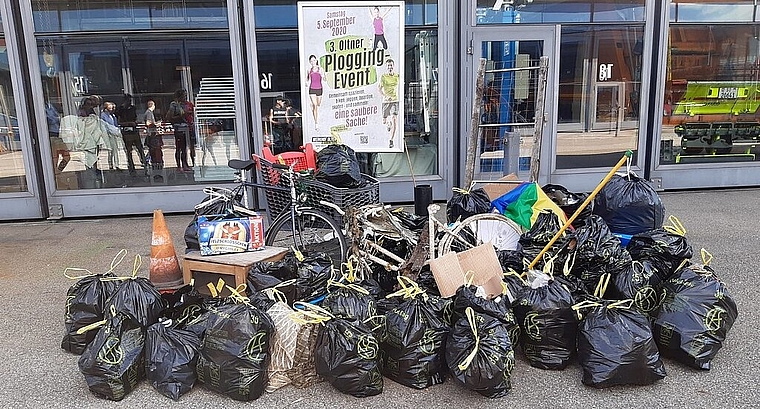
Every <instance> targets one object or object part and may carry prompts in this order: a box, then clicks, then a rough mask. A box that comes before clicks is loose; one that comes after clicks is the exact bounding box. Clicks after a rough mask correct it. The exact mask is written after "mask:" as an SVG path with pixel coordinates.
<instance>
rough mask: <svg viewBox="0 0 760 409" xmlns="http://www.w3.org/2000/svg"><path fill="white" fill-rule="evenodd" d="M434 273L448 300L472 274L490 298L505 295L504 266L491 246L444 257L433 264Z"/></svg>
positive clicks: (441, 290) (443, 294) (475, 282)
mask: <svg viewBox="0 0 760 409" xmlns="http://www.w3.org/2000/svg"><path fill="white" fill-rule="evenodd" d="M430 271H432V273H433V278H435V283H436V285H438V290H439V291H440V293H441V297H444V298H448V297H451V296H453V295H454V294H456V292H457V289H458V288H459V287H461V286H462V285H464V284H465V282H466V280H467V279H466V278H465V275H466V274H467V272H468V271H471V272H472V274H473V280H472V283H473V284H475V285H479V286H482V287H483V288H484V289H485V290H486V293H487V294H488V295H489V296H491V297H492V296H495V295H498V294H501V292H502V286H501V281H502V270H501V264H499V258H498V257H497V256H496V250H494V248H493V245H492V244H491V243H485V244H481V245H480V246H477V247H475V248H472V249H469V250H467V251H463V252H461V253H453V252H452V253H448V254H444V255H443V256H441V257H438V258H437V259H435V260H432V261H431V262H430Z"/></svg>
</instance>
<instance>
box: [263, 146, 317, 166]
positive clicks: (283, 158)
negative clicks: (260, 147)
mask: <svg viewBox="0 0 760 409" xmlns="http://www.w3.org/2000/svg"><path fill="white" fill-rule="evenodd" d="M262 153H263V156H264V159H266V160H267V161H269V162H271V163H279V164H281V165H288V166H290V165H291V164H292V163H293V162H295V161H298V163H296V166H295V167H294V168H293V170H294V171H296V172H298V171H301V170H309V169H312V170H314V169H316V168H317V155H316V154H315V153H314V147H313V146H312V145H311V144H310V143H307V144H306V145H305V146H302V147H301V152H283V153H280V154H278V155H275V154H273V153H272V150H271V149H269V147H268V146H265V147H264V151H263V152H262Z"/></svg>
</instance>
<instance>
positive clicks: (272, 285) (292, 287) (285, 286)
mask: <svg viewBox="0 0 760 409" xmlns="http://www.w3.org/2000/svg"><path fill="white" fill-rule="evenodd" d="M259 271H260V270H259V269H258V268H256V266H255V265H254V267H252V268H251V269H250V270H249V271H248V274H247V276H246V291H247V292H248V293H251V294H252V293H254V292H265V293H267V292H279V293H280V294H281V295H282V297H284V298H285V300H284V301H285V303H286V304H289V305H292V304H293V302H294V301H296V297H297V294H296V280H295V279H292V280H287V281H280V279H279V278H277V277H274V276H271V275H269V274H266V273H261V272H259ZM270 298H271V297H270Z"/></svg>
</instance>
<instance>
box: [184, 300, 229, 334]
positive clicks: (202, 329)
mask: <svg viewBox="0 0 760 409" xmlns="http://www.w3.org/2000/svg"><path fill="white" fill-rule="evenodd" d="M235 303H236V301H235V300H234V299H233V298H231V297H214V298H204V299H203V303H202V304H201V310H200V312H198V313H196V314H194V317H193V318H190V319H188V320H187V321H186V322H184V323H183V329H186V330H188V331H192V332H193V333H194V334H195V335H197V336H198V337H199V338H200V339H203V335H204V334H205V333H206V328H207V325H208V321H209V318H210V317H211V315H212V314H214V313H213V312H212V311H214V310H216V309H217V308H219V307H221V306H222V305H225V304H235Z"/></svg>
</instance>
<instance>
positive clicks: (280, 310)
mask: <svg viewBox="0 0 760 409" xmlns="http://www.w3.org/2000/svg"><path fill="white" fill-rule="evenodd" d="M267 314H269V316H270V317H271V318H272V321H273V322H274V328H275V333H274V336H273V337H272V347H271V348H272V349H271V353H272V361H271V362H270V363H269V368H268V369H267V377H268V378H269V384H268V386H267V392H270V393H271V392H274V391H276V390H277V389H280V388H282V387H283V386H286V385H289V384H290V383H291V379H290V377H289V376H288V373H287V372H288V371H289V370H291V369H292V368H293V358H294V356H295V354H296V339H297V337H298V334H299V332H300V331H299V330H300V328H301V324H300V323H299V322H297V321H296V320H294V319H293V317H292V314H293V309H292V308H290V307H289V306H288V305H287V304H285V303H283V302H281V301H278V302H276V303H275V304H274V305H272V307H270V308H269V310H267Z"/></svg>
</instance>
